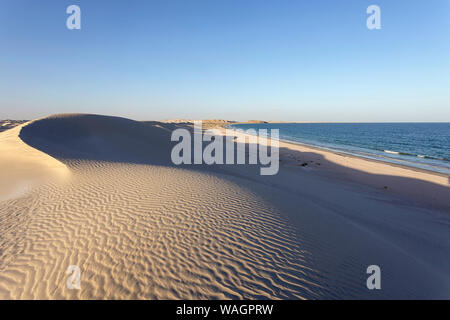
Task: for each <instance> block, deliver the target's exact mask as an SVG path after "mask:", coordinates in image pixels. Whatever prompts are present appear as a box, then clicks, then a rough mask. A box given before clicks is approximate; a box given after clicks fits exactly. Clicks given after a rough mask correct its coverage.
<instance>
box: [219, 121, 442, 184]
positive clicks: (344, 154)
mask: <svg viewBox="0 0 450 320" xmlns="http://www.w3.org/2000/svg"><path fill="white" fill-rule="evenodd" d="M268 123H271V124H272V123H281V122H270V121H269V122H268ZM291 123H294V122H291ZM296 123H297V122H296ZM298 123H300V122H298ZM305 123H306V122H305ZM238 124H240V123H238ZM220 128H223V129H228V130H233V131H236V130H234V129H233V128H230V127H227V126H223V127H220ZM268 140H269V141H270V138H268ZM278 140H279V142H280V143H285V144H288V145H289V144H291V145H293V146H300V147H305V148H309V149H313V150H317V151H320V152H330V153H333V154H335V155H339V156H342V157H352V158H355V159H361V160H366V161H369V162H375V163H380V164H385V165H390V166H393V167H398V168H402V169H406V170H411V171H415V172H422V173H426V174H432V175H437V176H440V177H445V178H449V179H450V174H446V173H443V172H439V171H433V170H429V169H425V168H419V167H414V166H409V165H406V164H400V163H395V162H391V161H383V160H380V159H373V158H370V157H364V156H361V155H358V154H354V153H351V152H345V151H343V150H336V149H332V148H327V147H321V146H317V145H313V144H308V143H305V142H298V141H292V140H288V139H283V138H279V139H278ZM394 160H395V159H394ZM399 161H400V160H399Z"/></svg>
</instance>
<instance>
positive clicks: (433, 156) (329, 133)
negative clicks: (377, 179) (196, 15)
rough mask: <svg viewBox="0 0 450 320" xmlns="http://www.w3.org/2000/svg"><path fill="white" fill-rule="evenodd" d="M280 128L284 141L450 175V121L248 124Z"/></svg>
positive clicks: (246, 126) (247, 126)
mask: <svg viewBox="0 0 450 320" xmlns="http://www.w3.org/2000/svg"><path fill="white" fill-rule="evenodd" d="M228 127H229V128H231V129H243V130H247V129H250V128H252V129H256V130H258V129H268V130H270V129H279V134H280V140H283V141H287V142H292V143H297V144H303V145H310V146H315V147H319V148H323V149H327V150H331V151H336V152H341V153H346V154H350V155H354V156H359V157H363V158H368V159H374V160H379V161H384V162H389V163H395V164H400V165H405V166H409V167H413V168H420V169H425V170H430V171H434V172H439V173H443V174H447V175H450V122H445V123H443V122H439V123H423V122H421V123H245V124H233V125H230V126H228Z"/></svg>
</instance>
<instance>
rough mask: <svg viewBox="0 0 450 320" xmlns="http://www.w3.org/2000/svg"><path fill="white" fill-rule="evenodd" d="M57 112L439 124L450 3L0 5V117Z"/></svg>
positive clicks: (449, 94) (194, 0)
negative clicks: (374, 9)
mask: <svg viewBox="0 0 450 320" xmlns="http://www.w3.org/2000/svg"><path fill="white" fill-rule="evenodd" d="M71 4H77V5H79V6H80V7H81V11H82V29H81V30H68V29H67V28H66V18H67V17H68V15H67V14H66V8H67V6H69V5H71ZM371 4H377V5H379V6H380V7H381V19H382V21H381V22H382V29H381V30H374V31H370V30H368V29H367V28H366V18H367V16H368V15H367V14H366V8H367V7H368V6H369V5H371ZM63 112H89V113H100V114H109V115H120V116H125V117H129V118H133V119H138V120H147V119H148V120H151V119H169V118H226V119H236V120H245V119H268V120H310V121H450V1H448V0H433V1H425V0H421V1H415V0H412V1H406V0H386V1H384V0H371V1H364V0H358V1H351V0H348V1H346V0H342V1H336V0H329V1H325V0H308V1H301V0H291V1H283V0H276V1H275V0H268V1H262V0H207V1H206V0H205V1H199V0H180V1H172V0H161V1H152V0H127V1H125V0H110V1H103V0H83V1H76V0H71V1H66V0H53V1H49V0H39V1H36V0H28V1H24V0H0V118H26V119H31V118H36V117H40V116H45V115H48V114H53V113H63Z"/></svg>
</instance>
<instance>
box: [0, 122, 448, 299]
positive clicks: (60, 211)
mask: <svg viewBox="0 0 450 320" xmlns="http://www.w3.org/2000/svg"><path fill="white" fill-rule="evenodd" d="M173 126H174V124H162V123H146V124H144V123H139V122H135V121H131V120H127V119H122V118H115V117H106V116H95V115H64V116H53V117H49V118H45V119H41V120H38V121H34V122H31V123H29V124H27V125H25V126H23V127H20V128H17V130H16V129H13V130H10V131H6V132H3V133H0V139H1V140H0V148H10V149H3V150H10V156H9V158H5V157H3V158H2V160H1V161H2V172H3V171H4V169H3V168H5V166H8V165H10V164H11V165H12V164H13V163H15V162H16V157H18V155H19V154H20V155H21V157H23V158H24V159H27V161H23V162H20V166H19V168H23V169H24V170H25V171H24V172H32V173H33V172H42V178H46V179H41V180H39V179H38V176H37V175H36V176H34V175H33V176H32V177H33V178H34V179H37V180H39V182H40V184H37V183H36V184H35V187H34V188H32V189H31V190H30V191H29V192H26V193H25V194H22V195H19V196H16V197H15V198H11V197H9V198H8V199H6V198H5V199H3V200H2V201H1V202H0V299H28V298H29V299H36V298H39V299H55V298H56V299H80V298H81V299H173V298H175V299H177V298H188V299H190V298H200V299H206V298H209V299H211V298H235V299H238V298H246V299H255V298H281V299H303V298H304V299H320V298H368V299H370V298H450V272H449V271H448V270H450V268H449V267H450V258H449V255H448V252H450V251H449V246H450V233H449V232H448V231H449V230H448V229H449V226H450V223H449V219H448V216H446V214H445V213H444V212H440V211H431V210H430V209H428V208H422V207H416V206H413V205H411V204H408V203H404V202H401V201H399V200H398V201H397V200H396V198H392V197H390V196H389V197H388V196H385V195H383V194H380V193H379V192H376V191H374V190H373V189H370V188H369V187H363V188H362V187H360V186H355V185H353V184H351V183H340V182H338V181H335V180H332V179H322V178H321V177H316V176H315V175H309V173H305V172H303V171H301V172H299V173H293V171H292V170H293V169H292V168H291V167H289V166H287V167H282V168H281V169H280V174H279V175H278V176H276V177H273V180H271V178H270V177H260V176H258V175H257V174H255V172H259V170H256V169H255V168H253V167H250V166H236V167H235V166H232V167H221V166H213V167H206V166H197V167H195V166H186V167H174V166H172V165H171V162H170V149H171V148H170V143H169V142H170V130H171V129H173V128H174V127H173ZM19 136H20V137H19ZM22 141H23V142H22ZM24 142H25V143H26V144H25V143H24ZM14 145H20V146H21V147H20V148H19V147H17V148H19V149H13V147H11V146H14ZM18 165H19V164H18ZM42 168H45V169H42ZM42 170H43V171H42ZM297 171H298V170H297ZM16 174H17V177H19V178H20V179H22V177H23V175H21V174H19V173H18V171H17V173H16V172H15V171H12V173H11V176H10V177H8V178H7V179H9V180H6V181H12V180H11V179H12V178H14V177H15V176H16ZM49 176H52V177H53V176H56V177H59V176H61V177H63V179H59V178H58V179H50V180H49V179H47V178H48V177H49ZM11 177H12V178H11ZM296 178H298V179H300V180H298V181H297V182H295V179H296ZM299 181H300V182H299ZM2 185H4V183H3V182H2ZM371 264H378V265H380V267H381V270H382V290H380V291H370V290H368V289H367V288H366V278H367V276H368V275H367V274H366V268H367V266H369V265H371ZM69 265H77V266H79V267H80V269H81V272H82V273H81V290H69V289H67V287H66V280H67V277H68V276H67V275H66V274H65V271H66V269H67V267H68V266H69Z"/></svg>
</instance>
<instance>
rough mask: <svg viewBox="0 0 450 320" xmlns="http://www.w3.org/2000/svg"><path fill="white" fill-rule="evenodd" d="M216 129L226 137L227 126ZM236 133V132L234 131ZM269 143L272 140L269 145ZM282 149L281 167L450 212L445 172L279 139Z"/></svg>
mask: <svg viewBox="0 0 450 320" xmlns="http://www.w3.org/2000/svg"><path fill="white" fill-rule="evenodd" d="M217 128H218V129H219V130H220V132H221V134H223V135H225V130H226V129H227V128H226V127H225V126H221V127H217ZM228 130H233V129H230V128H228ZM233 132H234V133H236V131H234V130H233ZM238 134H242V133H238ZM244 135H247V134H246V133H245V134H244ZM269 141H270V139H268V143H269ZM279 148H280V165H284V166H287V167H297V168H296V169H300V170H306V171H310V172H311V173H312V174H316V175H321V176H325V177H328V178H332V179H337V180H342V181H351V182H354V183H357V184H360V185H363V186H369V187H372V188H375V189H377V190H382V191H383V192H387V193H391V194H392V195H394V196H400V197H403V198H405V199H406V200H408V201H411V202H413V203H416V204H420V205H425V206H427V207H437V208H443V209H444V210H446V211H450V200H448V194H449V193H450V176H449V175H446V174H444V173H440V172H435V171H431V170H426V169H422V168H416V167H412V166H407V165H402V164H397V163H391V162H387V161H382V160H377V159H368V158H364V157H360V156H358V155H353V154H347V153H344V152H339V151H335V150H328V149H325V148H321V147H319V146H313V145H308V144H303V143H296V142H292V141H286V140H284V139H279ZM305 164H306V165H305ZM298 167H300V168H298Z"/></svg>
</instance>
